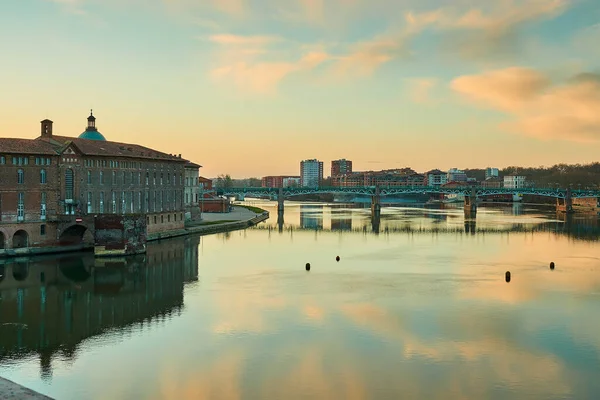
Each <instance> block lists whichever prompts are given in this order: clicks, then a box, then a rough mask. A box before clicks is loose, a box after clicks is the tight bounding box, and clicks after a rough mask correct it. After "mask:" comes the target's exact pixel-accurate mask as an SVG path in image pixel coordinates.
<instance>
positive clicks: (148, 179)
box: [146, 172, 150, 186]
mask: <svg viewBox="0 0 600 400" xmlns="http://www.w3.org/2000/svg"><path fill="white" fill-rule="evenodd" d="M149 183H150V173H149V172H146V186H148V184H149Z"/></svg>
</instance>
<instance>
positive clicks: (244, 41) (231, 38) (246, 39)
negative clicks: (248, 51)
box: [208, 34, 281, 46]
mask: <svg viewBox="0 0 600 400" xmlns="http://www.w3.org/2000/svg"><path fill="white" fill-rule="evenodd" d="M208 40H210V41H211V42H213V43H217V44H222V45H242V46H244V45H254V46H264V45H267V44H270V43H275V42H278V41H280V40H281V38H279V37H277V36H260V35H258V36H240V35H231V34H217V35H211V36H209V38H208Z"/></svg>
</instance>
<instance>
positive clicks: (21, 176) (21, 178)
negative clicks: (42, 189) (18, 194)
mask: <svg viewBox="0 0 600 400" xmlns="http://www.w3.org/2000/svg"><path fill="white" fill-rule="evenodd" d="M17 183H25V174H24V173H23V170H22V169H18V170H17Z"/></svg>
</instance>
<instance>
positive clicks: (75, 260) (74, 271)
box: [58, 257, 92, 283]
mask: <svg viewBox="0 0 600 400" xmlns="http://www.w3.org/2000/svg"><path fill="white" fill-rule="evenodd" d="M58 269H59V270H60V272H61V273H62V274H63V276H64V277H65V278H67V279H68V280H70V281H71V282H75V283H83V282H86V281H87V280H88V279H90V277H91V276H92V275H91V273H90V270H89V267H88V268H86V266H85V263H84V261H83V258H82V257H67V258H62V259H60V261H59V264H58Z"/></svg>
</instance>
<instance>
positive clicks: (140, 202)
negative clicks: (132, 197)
mask: <svg viewBox="0 0 600 400" xmlns="http://www.w3.org/2000/svg"><path fill="white" fill-rule="evenodd" d="M138 211H139V212H142V192H139V193H138Z"/></svg>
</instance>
